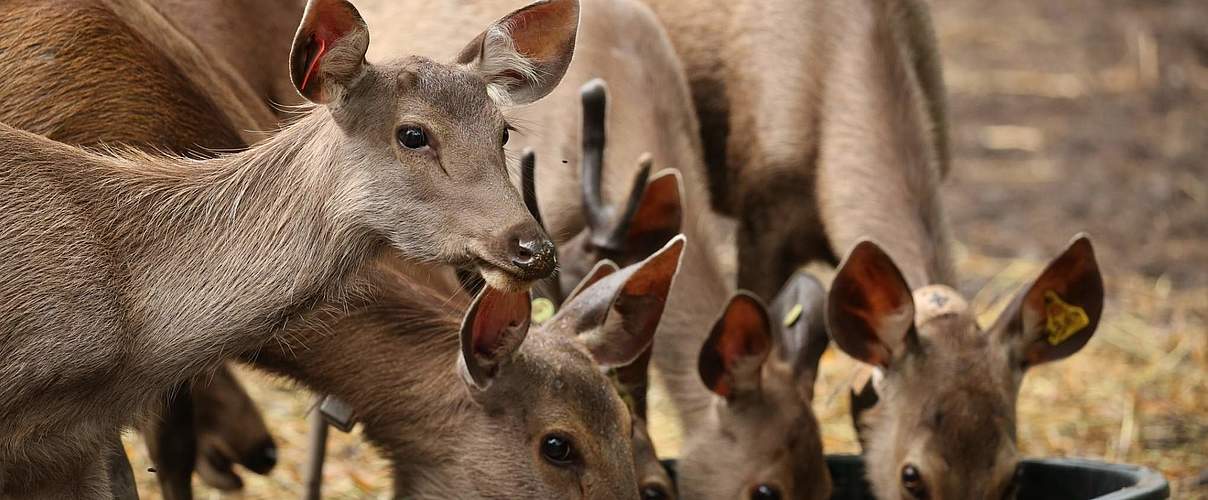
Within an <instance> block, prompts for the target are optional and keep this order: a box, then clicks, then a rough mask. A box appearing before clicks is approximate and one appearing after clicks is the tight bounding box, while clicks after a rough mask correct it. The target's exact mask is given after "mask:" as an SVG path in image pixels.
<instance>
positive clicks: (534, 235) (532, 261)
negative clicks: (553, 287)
mask: <svg viewBox="0 0 1208 500" xmlns="http://www.w3.org/2000/svg"><path fill="white" fill-rule="evenodd" d="M512 264H514V265H515V266H516V268H517V269H519V270H520V275H521V278H522V279H525V280H536V279H541V278H544V277H546V276H549V275H550V273H552V272H554V268H555V267H557V265H558V252H556V251H554V242H552V241H550V239H549V237H547V236H545V234H543V233H541V232H540V231H532V232H528V233H521V234H518V235H516V236H515V237H513V238H512Z"/></svg>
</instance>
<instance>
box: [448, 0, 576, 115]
mask: <svg viewBox="0 0 1208 500" xmlns="http://www.w3.org/2000/svg"><path fill="white" fill-rule="evenodd" d="M578 32H579V1H578V0H541V1H539V2H534V3H532V4H530V5H528V6H526V7H523V8H521V9H520V10H517V11H515V12H513V13H511V14H508V15H506V16H504V17H503V18H502V19H500V20H498V21H496V22H495V24H492V25H491V26H489V27H487V29H486V31H484V32H482V34H480V35H478V37H477V38H475V39H474V40H472V41H471V42H470V43H469V44H468V45H466V47H465V48H464V49H462V51H461V54H460V55H458V56H457V63H458V64H465V65H468V66H470V67H472V68H475V69H477V70H478V72H479V73H480V74H482V76H483V78H485V79H486V81H487V86H488V89H487V90H488V92H489V93H490V95H491V97H492V98H493V99H495V101H496V102H497V103H500V104H528V103H531V102H533V101H536V100H537V99H540V98H542V97H545V95H546V94H549V93H550V92H551V91H553V90H554V87H557V86H558V82H560V81H562V75H563V74H565V73H566V68H567V66H570V59H571V55H573V54H574V52H575V37H576V36H577V35H578Z"/></svg>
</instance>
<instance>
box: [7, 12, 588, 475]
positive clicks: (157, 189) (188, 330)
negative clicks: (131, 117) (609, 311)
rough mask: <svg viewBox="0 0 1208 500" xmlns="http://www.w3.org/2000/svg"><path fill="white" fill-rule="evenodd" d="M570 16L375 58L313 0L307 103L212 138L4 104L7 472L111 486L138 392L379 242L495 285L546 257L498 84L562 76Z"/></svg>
mask: <svg viewBox="0 0 1208 500" xmlns="http://www.w3.org/2000/svg"><path fill="white" fill-rule="evenodd" d="M577 20H578V4H577V2H575V1H573V0H558V1H547V2H541V3H537V4H534V5H532V6H530V7H528V8H524V9H521V10H519V11H516V12H514V13H512V14H511V15H509V16H505V17H504V18H502V19H501V20H499V21H498V22H497V23H495V24H492V25H490V26H489V27H488V28H487V30H486V31H485V32H483V33H482V34H481V35H480V36H479V37H477V38H475V39H474V40H472V41H471V42H470V44H469V45H468V46H467V48H466V50H464V51H463V55H462V57H460V58H458V59H457V60H455V63H454V64H439V63H436V62H433V61H431V60H429V59H425V58H420V57H410V58H405V59H402V60H397V61H394V62H392V63H388V64H384V65H373V64H369V63H367V62H365V60H364V53H365V50H366V49H367V48H368V43H369V37H368V29H367V27H366V26H365V24H364V22H363V21H362V20H361V18H360V15H359V14H358V13H357V11H356V9H355V8H354V7H353V6H352V5H351V4H349V3H348V2H346V1H342V0H311V1H310V2H309V3H308V5H307V8H306V11H305V14H304V17H303V20H302V22H301V24H300V27H299V29H298V33H297V35H296V37H295V40H294V43H293V52H292V54H291V59H290V67H291V77H292V79H293V81H294V83H295V84H296V86H297V89H298V90H299V92H300V93H301V94H302V95H303V96H304V97H306V98H307V99H308V100H309V101H311V102H312V103H314V104H316V106H315V107H314V109H313V110H312V111H310V112H309V113H307V114H306V115H305V116H304V117H302V118H300V119H299V120H298V121H297V122H295V123H294V124H292V125H291V126H289V127H287V128H285V129H284V130H282V131H281V132H280V133H278V134H277V135H275V136H274V137H272V138H271V139H269V140H267V141H265V142H263V143H261V144H258V145H256V146H254V147H252V148H250V149H249V150H248V151H246V152H243V153H237V154H232V155H223V156H219V157H217V158H215V159H211V160H191V159H185V158H174V157H159V156H153V155H148V154H145V153H138V152H130V151H123V152H109V153H106V154H102V153H96V152H89V151H83V150H79V149H77V148H73V147H70V146H66V145H63V144H61V143H57V142H54V141H50V140H48V139H45V138H43V137H40V136H36V135H33V134H30V133H28V132H22V131H18V130H15V129H12V128H11V127H8V126H0V158H2V161H3V167H4V168H3V170H2V171H0V194H2V196H0V200H2V201H0V205H2V206H3V210H0V228H3V229H0V236H2V237H0V274H2V275H3V276H5V278H6V280H7V282H6V285H5V286H4V287H3V288H2V289H0V299H2V300H0V303H2V304H5V306H4V308H3V309H2V310H0V318H3V320H2V321H3V323H4V325H5V328H4V330H5V331H4V333H3V336H2V337H0V353H2V354H3V357H4V358H5V359H6V360H8V362H7V363H5V365H4V366H3V367H0V420H3V421H4V422H6V424H7V425H6V426H5V427H4V429H3V430H0V492H2V493H3V494H5V495H12V496H52V497H53V496H67V497H78V498H95V497H103V496H107V495H108V481H107V478H106V475H107V471H106V467H105V465H104V464H103V463H101V461H100V459H99V457H100V455H101V452H100V450H101V447H102V443H105V442H107V441H109V440H112V438H113V437H114V436H116V434H117V432H118V430H119V429H120V428H121V427H122V426H123V425H125V424H128V423H130V421H131V418H132V415H133V414H137V413H140V412H141V411H143V410H145V409H146V408H147V407H148V406H149V405H151V404H152V403H153V402H154V400H155V399H156V398H158V397H160V396H161V395H162V394H163V391H165V390H166V389H167V388H168V387H170V386H171V385H172V384H173V383H175V382H177V381H179V380H181V379H184V378H188V377H189V376H191V375H193V374H196V373H199V372H202V371H204V370H205V369H207V368H213V367H215V366H216V365H217V364H218V363H219V362H220V361H221V360H222V359H223V358H224V357H226V356H228V355H230V354H231V353H233V352H242V351H244V350H246V349H248V348H254V347H256V346H257V345H260V344H263V343H264V342H266V341H268V340H269V339H271V338H272V337H273V335H275V334H276V333H277V332H279V331H280V330H281V329H282V328H283V327H284V326H285V325H287V324H288V323H289V321H290V320H291V319H292V318H293V317H294V316H296V315H297V314H299V313H301V312H304V311H306V310H307V309H308V308H309V307H310V306H312V305H313V304H315V303H317V302H318V301H319V300H321V299H323V298H324V297H330V296H338V295H339V293H340V290H341V284H342V283H343V282H344V281H345V280H346V279H347V278H348V277H349V276H350V275H353V274H355V273H356V272H358V271H360V270H361V268H362V267H363V263H364V262H365V261H366V259H368V258H369V257H371V256H373V255H375V254H377V253H379V252H380V251H381V249H383V248H386V247H388V246H389V247H394V248H396V249H397V250H399V251H400V252H401V253H402V254H403V255H404V256H406V257H408V258H411V259H417V260H430V261H438V262H444V263H448V264H456V265H464V266H470V265H475V266H478V267H479V268H480V269H481V270H482V272H483V274H484V275H485V277H486V279H487V280H488V282H489V283H490V284H491V285H492V286H494V287H497V288H500V289H504V290H518V289H523V288H525V287H526V286H527V285H528V284H529V283H530V282H532V281H533V280H536V279H539V278H541V277H544V276H545V275H548V274H549V273H550V272H551V271H552V270H553V268H554V266H555V259H554V256H553V249H552V244H551V243H550V242H549V241H548V239H547V237H546V236H545V235H544V234H543V232H542V231H541V230H540V229H539V228H538V227H537V225H536V223H535V222H534V221H533V220H532V218H531V217H530V216H529V215H528V214H527V212H526V211H525V210H524V207H523V205H522V203H521V202H520V199H519V196H518V195H517V193H516V191H515V189H514V188H512V187H511V186H510V185H509V183H508V179H507V176H506V170H505V168H504V157H503V151H502V145H503V140H504V136H505V133H504V131H505V130H506V128H505V127H506V124H505V123H504V120H503V117H502V115H501V114H500V112H499V106H500V105H501V104H523V103H527V102H531V101H533V100H536V99H538V98H540V97H542V96H544V95H545V94H546V93H548V92H549V91H550V90H551V89H552V88H553V87H554V86H555V85H556V84H557V82H558V80H559V79H560V78H561V76H562V73H563V72H564V70H565V67H566V65H567V64H568V62H569V60H570V56H571V53H572V51H573V47H574V39H575V34H576V31H577V25H578V22H577ZM466 212H471V213H475V214H476V217H474V218H466V217H462V216H460V214H463V213H466Z"/></svg>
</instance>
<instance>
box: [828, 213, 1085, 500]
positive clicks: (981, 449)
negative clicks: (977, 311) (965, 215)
mask: <svg viewBox="0 0 1208 500" xmlns="http://www.w3.org/2000/svg"><path fill="white" fill-rule="evenodd" d="M907 274H908V271H907V270H906V269H903V268H900V267H898V265H897V264H895V262H894V259H891V258H890V256H889V255H887V254H886V253H885V251H884V250H882V249H881V247H880V246H879V245H877V244H876V243H873V242H871V241H862V242H861V243H859V244H858V245H856V247H855V248H853V249H852V251H851V253H850V254H849V255H848V256H847V258H846V259H844V261H843V264H842V265H841V266H840V268H839V273H838V275H837V276H836V277H835V280H834V282H833V283H832V285H831V290H830V295H829V297H828V300H827V313H826V321H827V323H828V326H829V328H830V332H831V335H832V336H833V337H834V339H835V343H836V344H838V345H839V347H840V348H841V349H843V350H844V351H845V352H847V353H848V354H850V355H851V356H852V357H854V358H856V359H857V360H860V361H863V362H864V363H867V364H869V365H870V366H872V367H875V368H877V369H879V370H883V373H884V377H883V378H882V379H881V380H880V381H879V382H877V383H876V384H875V387H868V388H865V391H864V392H865V394H864V395H865V396H868V393H869V392H871V393H872V395H873V398H874V400H875V401H874V402H873V403H875V406H871V408H864V409H863V414H862V415H860V416H859V417H858V421H857V422H856V427H857V429H859V430H860V431H861V435H860V439H861V442H862V443H863V444H864V457H865V464H866V465H865V466H866V470H867V475H868V479H869V482H871V483H872V487H873V491H874V493H875V494H876V496H877V498H880V499H885V500H891V499H898V498H901V499H921V498H929V499H945V498H972V499H1000V498H1010V497H1012V496H1013V494H1012V493H1011V492H1012V491H1013V488H1014V485H1013V484H1012V483H1013V481H1012V480H1013V479H1014V476H1015V465H1016V461H1017V453H1016V449H1015V434H1016V433H1015V400H1016V398H1017V397H1018V395H1019V387H1020V384H1021V383H1022V381H1023V376H1024V374H1025V372H1026V371H1027V369H1028V368H1031V367H1033V366H1036V365H1038V364H1041V363H1046V362H1050V361H1056V360H1059V359H1062V358H1065V357H1066V356H1069V355H1071V354H1073V353H1075V352H1077V351H1078V350H1079V349H1081V348H1082V347H1083V346H1084V345H1086V343H1087V341H1089V340H1090V338H1091V336H1092V335H1093V334H1094V332H1095V328H1096V327H1097V326H1098V324H1099V318H1100V316H1101V314H1102V311H1103V278H1102V276H1101V275H1100V274H1099V266H1098V264H1097V263H1096V261H1095V253H1094V250H1093V248H1092V247H1091V243H1090V240H1089V239H1088V238H1087V237H1086V236H1083V235H1079V236H1077V237H1076V238H1075V239H1074V240H1073V242H1071V243H1070V245H1069V247H1068V248H1066V250H1065V251H1064V252H1062V254H1061V255H1060V256H1058V257H1057V258H1056V259H1054V260H1053V261H1052V262H1050V263H1049V265H1048V266H1047V267H1045V269H1044V271H1043V272H1041V274H1040V277H1039V278H1037V279H1036V281H1035V282H1033V283H1032V284H1031V286H1029V287H1028V288H1027V289H1026V290H1024V291H1023V292H1022V293H1020V294H1019V295H1018V296H1017V297H1016V298H1015V300H1014V301H1013V302H1012V303H1011V305H1010V306H1008V307H1007V309H1006V310H1005V311H1004V312H1003V313H1002V314H1001V315H1000V316H999V318H998V320H997V321H996V322H995V323H994V324H993V325H992V326H990V327H989V328H988V329H985V330H982V329H981V327H979V326H978V324H977V321H976V320H975V318H974V316H973V313H972V311H970V310H969V308H968V305H967V304H966V302H965V300H964V299H963V298H962V297H961V296H960V294H959V293H957V292H956V291H955V290H952V289H951V288H948V287H946V286H943V285H929V286H923V287H919V288H915V289H914V290H913V291H912V290H911V285H910V284H909V281H908V280H907V279H906V278H905V276H906V275H907ZM860 403H861V404H863V405H865V406H869V405H870V402H869V401H867V400H864V401H861V402H860ZM856 404H857V403H856V402H853V406H855V405H856Z"/></svg>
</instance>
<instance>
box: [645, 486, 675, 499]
mask: <svg viewBox="0 0 1208 500" xmlns="http://www.w3.org/2000/svg"><path fill="white" fill-rule="evenodd" d="M668 498H671V495H668V494H667V491H666V490H664V489H663V487H662V486H659V485H657V484H652V485H649V486H645V487H643V488H642V500H666V499H668Z"/></svg>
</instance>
